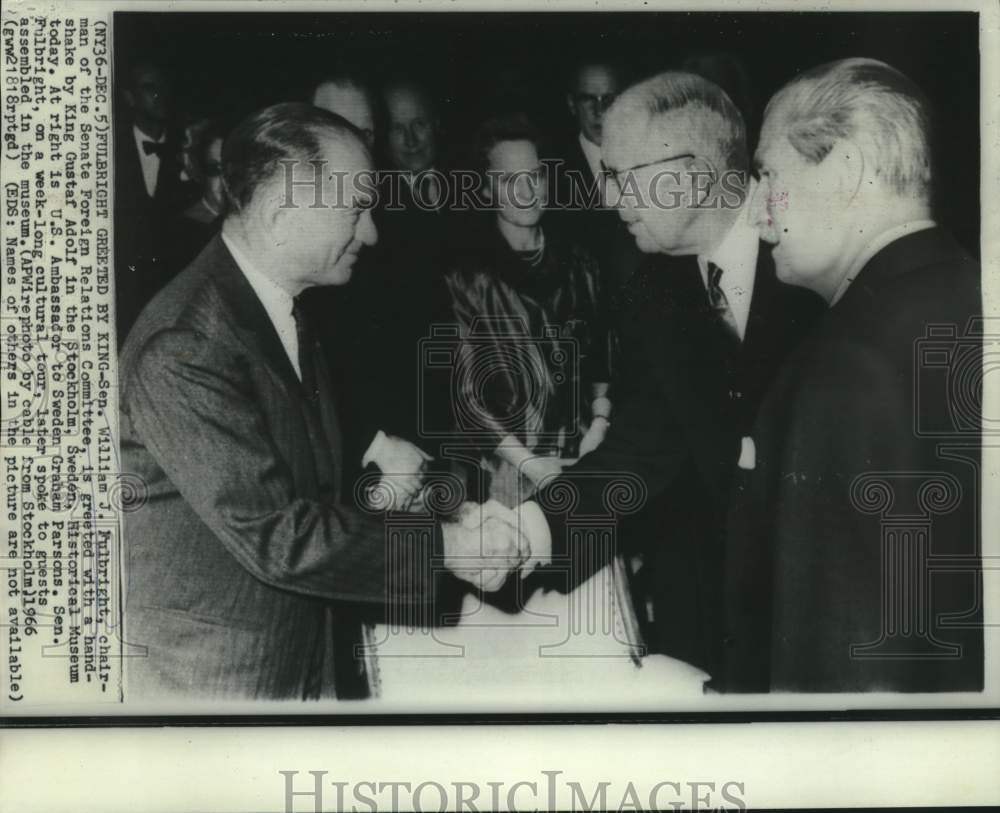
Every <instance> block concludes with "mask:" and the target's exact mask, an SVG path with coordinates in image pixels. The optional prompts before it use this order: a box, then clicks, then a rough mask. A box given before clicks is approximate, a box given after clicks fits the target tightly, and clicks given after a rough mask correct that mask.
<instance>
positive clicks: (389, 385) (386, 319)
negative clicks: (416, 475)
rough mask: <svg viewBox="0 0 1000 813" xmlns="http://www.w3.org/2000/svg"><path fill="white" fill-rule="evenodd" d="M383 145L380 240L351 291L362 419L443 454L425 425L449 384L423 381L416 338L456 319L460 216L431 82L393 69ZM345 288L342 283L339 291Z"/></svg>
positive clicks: (444, 404)
mask: <svg viewBox="0 0 1000 813" xmlns="http://www.w3.org/2000/svg"><path fill="white" fill-rule="evenodd" d="M382 98H383V101H384V109H385V117H386V118H385V147H386V155H387V157H388V159H389V165H390V171H389V172H386V173H383V175H382V183H381V185H380V189H379V205H378V206H377V207H376V208H375V210H374V211H373V213H372V216H373V217H374V218H375V224H376V226H377V227H378V230H379V243H378V246H376V247H375V250H374V251H373V252H372V255H371V258H370V262H369V263H368V264H367V265H366V267H365V272H364V274H360V275H358V277H357V279H356V280H355V282H354V284H353V285H352V288H353V289H354V290H352V291H350V294H351V295H352V303H353V305H352V307H354V308H355V310H356V312H357V314H358V315H359V320H358V321H359V325H358V328H359V329H358V330H357V334H358V339H359V341H358V342H357V343H356V353H355V358H354V359H353V361H354V364H355V366H356V367H357V366H360V367H361V368H362V369H361V371H360V372H359V373H358V374H357V376H356V378H358V379H359V380H361V381H363V382H364V388H365V397H364V398H362V399H359V401H358V403H357V405H356V407H357V409H358V412H359V415H358V418H359V420H358V425H361V426H363V425H365V422H366V421H367V423H368V426H369V432H370V431H371V428H375V429H377V428H385V429H386V430H387V431H391V432H392V433H393V434H396V435H398V436H401V437H405V438H407V439H408V440H410V441H412V442H413V443H415V444H418V445H419V446H420V447H421V448H423V449H424V450H425V451H427V452H429V453H430V454H432V455H434V456H435V457H436V456H437V454H438V450H437V448H436V444H435V443H434V442H433V441H432V440H431V439H430V438H428V437H427V435H426V432H425V431H424V430H425V429H426V428H428V427H434V428H435V429H437V428H438V427H440V426H443V425H447V424H448V422H449V421H450V419H451V410H450V404H449V403H448V393H447V392H444V391H442V390H441V389H440V388H436V389H435V388H430V387H427V386H423V387H421V386H420V385H421V381H420V378H421V376H422V375H423V369H422V359H421V357H420V342H421V340H426V339H428V338H429V337H430V336H431V331H432V326H433V325H435V324H439V323H442V322H450V321H451V318H452V315H451V299H450V297H449V295H448V289H447V287H446V286H445V282H444V274H445V271H446V270H447V268H448V256H449V245H448V243H449V240H450V239H453V237H454V235H453V233H452V232H453V230H454V216H453V214H452V212H451V211H450V203H451V199H452V197H451V194H450V193H451V189H450V185H449V181H448V178H447V177H446V176H445V175H444V174H443V172H442V166H441V150H440V137H441V126H440V120H439V117H438V113H437V106H436V104H435V102H434V99H433V98H432V96H431V93H430V91H429V90H428V88H426V87H425V86H423V85H422V84H419V83H417V82H416V81H414V80H412V79H409V78H405V79H400V78H397V79H394V80H391V81H390V82H389V83H387V84H386V85H385V86H384V87H383V88H382ZM338 293H339V292H338Z"/></svg>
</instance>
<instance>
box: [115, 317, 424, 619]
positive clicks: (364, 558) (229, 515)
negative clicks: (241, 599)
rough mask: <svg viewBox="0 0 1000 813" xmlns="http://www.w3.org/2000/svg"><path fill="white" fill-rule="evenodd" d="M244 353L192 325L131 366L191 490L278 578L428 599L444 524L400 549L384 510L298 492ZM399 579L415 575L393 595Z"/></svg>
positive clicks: (263, 570)
mask: <svg viewBox="0 0 1000 813" xmlns="http://www.w3.org/2000/svg"><path fill="white" fill-rule="evenodd" d="M246 365H247V360H246V359H245V358H241V357H238V356H237V355H235V354H232V355H231V356H229V355H227V354H225V353H224V352H223V351H222V350H220V349H219V348H218V347H213V346H212V344H211V343H210V342H209V341H208V340H207V339H206V338H205V337H203V336H201V335H199V334H198V333H196V332H194V331H187V330H171V331H165V332H161V333H159V334H157V335H156V336H155V337H153V338H152V339H151V340H150V341H149V342H148V343H147V345H146V346H145V347H144V348H143V349H142V350H141V351H140V355H139V357H138V358H137V359H136V360H135V362H134V366H133V367H132V368H131V370H129V376H128V379H127V381H128V387H127V390H126V391H125V393H124V395H123V399H124V401H125V408H126V409H127V410H128V414H129V416H130V418H131V421H132V423H133V425H134V428H135V430H136V433H137V434H138V435H139V437H141V438H142V439H143V441H144V442H145V444H146V446H147V448H148V450H149V452H150V453H151V454H152V455H153V457H154V458H155V459H156V461H157V462H158V463H159V465H160V466H161V468H162V469H163V470H164V472H165V473H166V475H167V477H169V479H170V480H171V482H172V483H173V484H174V485H175V486H176V488H177V489H178V491H179V492H180V494H181V496H182V497H183V498H184V499H185V501H186V502H187V503H188V504H189V505H190V506H191V507H192V508H193V510H194V511H195V513H197V515H198V516H199V518H200V519H201V520H202V521H203V522H204V523H205V524H206V525H207V526H208V527H209V528H210V529H211V530H212V531H213V532H214V533H215V535H216V536H217V537H218V539H219V540H220V541H221V542H222V544H223V545H224V546H225V547H226V549H227V550H228V551H229V552H230V553H231V554H232V556H233V557H234V558H235V559H236V560H237V561H238V562H239V563H240V564H241V565H242V566H243V567H244V568H246V569H247V570H248V571H249V572H250V573H251V574H252V575H253V576H255V577H256V578H257V579H259V580H261V581H262V582H264V583H266V584H268V585H271V586H273V587H277V588H282V589H286V590H291V591H294V592H296V593H302V594H306V595H311V596H317V597H322V598H327V599H336V600H343V601H355V602H385V601H387V600H399V601H412V600H424V599H429V594H430V593H431V592H432V591H431V582H432V578H431V575H430V566H429V562H430V559H431V557H432V556H433V555H434V554H435V553H437V552H439V551H440V550H441V540H440V529H439V528H438V529H437V530H436V533H435V537H434V541H433V543H432V545H430V546H424V548H421V549H417V548H416V547H410V548H405V549H404V547H403V546H401V547H400V548H399V550H397V549H396V548H394V547H387V546H388V545H389V543H388V542H387V536H388V535H387V534H386V531H385V527H384V526H383V524H382V523H381V522H379V521H377V520H376V519H374V518H372V517H365V516H362V515H360V514H359V513H358V512H357V511H355V510H353V509H351V508H347V507H344V506H342V505H334V504H332V503H329V502H321V501H318V500H315V499H306V498H304V497H303V496H301V495H300V494H297V493H296V488H295V485H294V484H293V479H292V472H291V471H290V469H289V467H288V465H287V464H286V463H285V462H284V461H283V460H282V459H281V457H280V455H279V454H278V450H277V448H276V446H275V444H274V442H273V441H272V437H271V429H270V427H269V426H268V424H267V421H266V418H265V414H264V412H263V411H262V410H261V408H260V407H259V406H258V400H257V399H258V397H259V396H258V395H257V394H256V393H255V392H253V389H252V385H251V381H250V377H249V373H248V372H247V370H246ZM289 408H290V409H294V408H295V407H294V405H291V404H290V405H289ZM426 547H430V548H432V550H427V549H426ZM391 584H395V585H400V584H408V585H410V587H409V589H408V590H407V591H406V593H405V594H404V593H398V594H394V595H387V591H388V590H393V589H392V588H390V587H389V586H388V585H391ZM393 592H394V593H395V591H394V590H393Z"/></svg>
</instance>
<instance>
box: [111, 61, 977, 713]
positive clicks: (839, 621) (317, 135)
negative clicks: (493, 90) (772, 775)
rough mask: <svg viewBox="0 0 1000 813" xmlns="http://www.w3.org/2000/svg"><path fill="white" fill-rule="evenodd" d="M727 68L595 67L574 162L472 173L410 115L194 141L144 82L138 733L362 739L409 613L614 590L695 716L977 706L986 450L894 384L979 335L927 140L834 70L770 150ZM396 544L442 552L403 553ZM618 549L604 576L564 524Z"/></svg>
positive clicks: (358, 110)
mask: <svg viewBox="0 0 1000 813" xmlns="http://www.w3.org/2000/svg"><path fill="white" fill-rule="evenodd" d="M720 65H722V66H724V67H727V68H728V67H730V66H731V63H730V62H726V61H723V62H721V63H720V61H719V60H718V59H708V60H701V61H699V60H694V61H692V62H691V64H689V65H685V66H684V68H685V69H683V70H676V71H668V72H665V73H662V74H658V75H655V76H652V77H646V78H642V79H638V80H637V78H636V77H630V76H627V75H625V73H624V72H623V71H622V70H621V68H620V67H619V66H617V65H614V64H606V63H603V62H600V61H591V62H587V63H582V64H580V65H578V66H577V68H576V70H575V71H574V72H573V74H572V76H571V77H570V79H569V82H568V84H567V87H566V94H565V99H564V100H560V103H563V104H565V106H566V110H567V116H568V117H570V118H571V119H572V120H573V121H574V122H575V125H576V126H575V131H574V133H573V137H572V138H571V139H570V141H569V143H567V144H562V145H561V146H557V147H555V148H554V147H553V146H552V139H551V138H549V137H548V136H547V135H546V134H544V133H542V132H539V130H538V129H537V128H536V126H535V125H534V124H533V123H532V121H531V120H530V119H529V118H528V117H527V116H526V115H524V114H523V113H520V112H517V111H511V112H505V113H498V114H497V115H493V116H490V117H488V118H487V119H486V120H485V121H483V122H482V123H481V124H480V125H479V126H478V128H477V129H476V130H475V132H474V133H470V134H469V135H468V137H467V138H465V139H462V147H463V148H462V149H461V150H459V149H458V147H457V144H456V143H455V140H454V139H453V140H452V142H451V143H452V147H453V150H452V151H451V153H448V152H446V151H445V139H444V136H443V131H442V127H441V117H440V112H439V109H438V99H437V98H436V97H435V94H434V92H433V89H432V88H429V87H427V86H425V85H423V84H421V83H420V82H418V81H416V80H414V79H413V78H412V77H405V76H404V77H394V78H391V79H390V80H388V81H386V82H385V83H383V84H382V85H381V86H379V87H377V88H376V87H372V86H371V85H370V84H369V83H368V82H367V81H366V78H365V77H364V76H362V75H359V74H356V73H353V72H351V71H346V70H345V71H338V72H336V73H334V74H330V75H325V76H322V77H320V78H318V79H317V81H316V82H315V83H314V84H313V86H312V87H311V89H310V94H309V97H308V98H306V99H297V100H295V99H290V100H289V101H287V102H286V103H282V104H277V105H273V106H271V107H268V108H266V109H263V110H260V111H256V112H254V113H252V114H251V115H250V116H248V117H246V118H244V119H242V120H241V121H239V122H237V123H233V122H225V121H221V120H204V121H198V122H194V123H191V124H189V125H188V126H187V127H186V128H183V129H182V128H179V127H176V126H175V123H176V119H175V118H174V111H173V109H172V107H171V98H172V94H171V87H170V82H169V79H168V77H167V75H166V73H165V72H164V71H163V69H162V68H160V67H158V66H156V65H153V64H150V63H144V62H138V63H136V64H135V65H133V66H132V67H131V69H130V70H128V71H127V72H124V73H123V74H122V77H123V78H122V81H123V83H124V84H123V87H122V98H123V99H124V101H125V107H124V109H123V110H121V111H119V114H120V115H119V121H120V123H121V125H122V126H121V128H120V132H119V136H118V138H117V142H116V143H117V151H118V154H117V163H116V223H115V235H116V242H115V263H116V296H117V308H118V311H117V318H118V327H119V338H120V345H121V347H122V354H121V366H120V378H121V410H122V451H123V460H124V463H123V466H124V468H125V470H127V471H130V472H133V473H135V474H137V475H139V476H140V477H141V478H142V480H143V481H144V482H145V483H146V487H147V491H148V495H147V499H146V500H145V502H144V503H143V505H141V506H140V507H138V508H137V509H136V510H135V511H132V512H130V513H128V514H127V515H126V545H127V547H128V552H129V556H128V564H127V568H128V585H127V592H126V614H127V619H128V621H127V623H128V627H127V634H128V638H129V640H130V641H134V642H135V643H140V644H142V645H144V646H147V647H148V650H149V655H148V657H147V658H144V659H136V660H135V662H134V663H130V668H131V670H132V673H133V685H134V686H135V687H137V688H136V691H141V692H148V693H156V692H179V693H182V694H183V693H187V694H190V695H214V694H218V695H227V696H249V697H268V698H278V697H298V698H303V697H318V696H323V695H324V694H334V693H335V694H336V696H338V697H363V696H366V694H367V693H368V691H370V675H368V674H367V672H368V670H370V664H366V662H365V659H364V658H362V657H356V653H357V652H359V651H360V650H359V649H358V645H359V644H360V643H362V642H363V633H364V630H365V628H366V625H367V624H369V623H371V619H372V618H374V617H377V616H378V614H379V612H381V611H383V610H384V607H385V606H386V605H387V603H388V604H412V605H414V606H421V607H422V606H436V605H438V604H439V603H440V600H441V596H442V595H443V594H446V593H447V592H448V590H449V589H451V590H455V589H478V590H481V591H484V592H487V593H496V598H495V600H496V601H500V602H504V603H505V604H506V606H508V607H509V608H512V609H513V610H515V611H516V609H517V607H518V606H519V605H520V602H523V600H524V598H525V597H526V596H529V595H531V594H532V592H533V591H535V590H538V589H550V588H555V589H556V590H559V591H564V592H565V591H571V590H573V589H574V588H576V587H577V586H578V585H579V584H580V583H581V582H583V581H585V580H586V579H587V578H589V577H590V576H592V575H593V574H594V572H595V570H599V569H600V568H603V567H605V566H607V565H608V563H609V561H611V560H616V561H617V563H618V565H619V566H620V567H621V572H622V573H625V574H627V576H626V577H627V579H628V582H629V591H630V594H631V596H632V602H633V609H634V611H635V613H636V615H637V617H638V620H639V625H640V629H641V633H642V645H643V647H644V651H646V652H647V653H655V654H663V655H667V656H669V657H670V658H674V659H677V660H680V661H684V662H686V663H689V664H692V665H694V666H696V667H697V668H698V669H701V670H703V671H704V672H705V673H707V674H708V675H709V676H710V680H709V682H708V684H707V686H708V688H709V689H711V690H713V691H719V692H746V691H760V692H766V691H781V690H784V691H871V690H885V691H959V690H980V689H981V688H982V685H983V660H982V659H983V643H982V629H981V618H982V606H981V598H982V592H981V586H980V579H981V576H980V574H979V569H980V568H979V556H980V550H979V543H978V509H977V502H978V486H977V483H978V479H977V478H978V443H979V435H978V424H977V423H976V420H975V419H973V421H972V425H971V426H969V425H962V426H956V425H955V421H954V420H953V409H952V404H951V402H950V400H949V398H950V396H949V392H948V391H947V390H946V389H945V388H943V387H939V388H937V389H936V390H935V389H934V388H927V387H924V388H921V386H920V383H921V382H920V377H921V369H920V366H919V365H918V364H915V362H914V355H913V354H914V346H915V343H916V342H919V341H920V340H922V339H924V338H926V337H928V336H929V335H930V334H929V333H928V328H929V327H930V326H932V325H938V326H940V325H950V326H953V327H955V329H956V331H957V333H956V335H957V336H965V335H966V334H965V331H966V330H967V328H968V326H969V325H970V324H971V322H970V320H974V318H975V317H976V316H977V315H978V314H979V313H980V312H981V303H980V295H979V268H978V264H977V263H976V262H975V261H974V260H973V259H971V258H970V257H968V256H967V255H966V253H965V252H964V251H963V250H962V249H961V248H960V247H959V246H958V245H957V244H956V243H955V242H954V241H953V240H952V239H951V238H950V237H949V236H948V235H947V234H946V233H945V232H944V231H943V230H942V229H941V228H939V227H938V226H937V225H936V224H935V222H934V217H933V213H932V211H931V204H930V200H931V197H930V195H931V189H932V184H933V177H932V174H931V166H932V163H931V159H930V144H929V132H930V110H929V106H928V105H927V103H926V100H925V99H924V98H923V96H922V94H921V92H920V90H919V89H918V88H917V87H916V86H914V84H913V83H912V82H911V81H910V80H909V79H907V77H905V76H903V75H902V74H901V73H899V72H898V71H897V70H895V69H894V68H893V67H891V66H889V65H887V64H885V63H882V62H878V61H875V60H870V59H848V60H842V61H839V62H835V63H830V64H826V65H822V66H820V67H817V68H814V69H812V70H810V71H807V72H805V73H803V74H801V75H799V76H797V77H794V78H792V77H789V79H790V81H789V83H788V84H787V85H786V86H785V87H784V88H783V89H782V90H781V91H780V92H779V93H778V94H776V95H775V96H774V97H773V98H772V99H771V101H770V102H769V104H768V105H767V107H766V110H765V111H764V115H763V124H762V127H761V129H760V133H759V135H758V133H756V132H748V124H747V122H748V121H754V120H755V119H754V117H753V113H752V111H750V110H749V109H748V102H747V99H746V95H745V93H743V92H742V90H741V86H740V85H741V83H740V81H739V79H738V78H737V79H736V80H734V79H733V77H732V75H731V74H732V73H733V72H732V71H728V70H720ZM735 75H736V76H737V77H740V76H741V74H740V72H739V71H735ZM754 147H755V149H754ZM373 173H374V174H373ZM362 177H364V178H368V179H369V180H368V181H365V182H363V183H354V184H353V185H352V186H351V187H350V194H349V195H348V196H347V197H346V198H345V196H344V188H345V187H344V185H343V183H342V181H343V179H344V178H349V179H352V180H355V179H358V178H362ZM329 201H335V203H334V204H333V205H330V203H329ZM963 346H965V347H970V346H971V348H972V349H971V351H969V352H972V353H976V352H980V351H979V350H978V349H977V347H976V345H975V342H974V341H973V342H972V343H971V345H970V343H969V341H966V342H965V345H963ZM977 357H978V356H977ZM973 395H975V394H973ZM973 400H975V398H973ZM917 409H919V410H920V412H921V415H922V417H924V418H927V419H928V420H930V422H931V424H933V425H935V426H945V427H949V428H948V429H947V430H946V431H944V432H943V433H940V432H939V433H937V434H927V433H921V432H917V431H915V429H914V426H915V424H914V412H915V410H917ZM942 438H944V439H945V440H949V439H952V440H955V439H957V440H956V442H957V443H958V446H960V447H961V448H960V450H959V451H957V452H956V451H954V450H952V453H950V454H942V453H941V452H940V449H939V445H940V443H941V441H942ZM372 473H374V474H375V475H376V477H375V478H374V479H373V478H372V477H371V476H368V475H370V474H372ZM619 475H627V476H628V477H629V478H631V479H630V481H629V482H631V483H633V490H634V491H636V492H637V499H636V500H635V505H633V506H630V507H629V509H628V510H621V511H618V512H617V513H616V511H615V509H614V500H611V501H610V503H609V497H608V493H609V488H613V487H614V484H615V482H616V477H618V476H619ZM866 477H874V478H876V480H877V483H878V484H879V485H878V488H887V489H889V490H890V491H892V492H893V494H894V497H892V498H888V499H887V500H886V502H885V505H882V506H881V507H879V505H880V504H879V501H878V499H877V498H876V497H875V496H874V495H873V494H874V493H873V492H872V491H871V489H872V488H874V487H875V486H871V485H870V484H869V485H867V486H866V485H865V483H866V481H865V478H866ZM435 478H438V479H437V480H436V479H435ZM441 478H445V479H447V478H452V480H457V481H458V482H459V483H460V489H459V490H460V492H461V495H462V500H461V501H460V504H459V503H455V504H453V505H449V506H447V507H446V510H438V509H439V508H440V505H438V504H437V503H436V502H435V499H436V497H435V483H436V482H437V483H438V484H440V482H442V480H441ZM373 482H374V483H376V484H377V485H376V487H375V488H373V489H369V488H359V487H357V485H358V484H359V483H365V484H368V485H371V484H372V483H373ZM636 483H637V484H638V485H635V484H636ZM935 483H937V484H938V485H937V486H935V485H933V484H935ZM941 483H944V484H945V485H944V486H941V485H940V484H941ZM928 484H931V485H928ZM952 485H953V486H954V488H953V489H952V490H954V491H955V492H956V497H955V500H954V504H949V506H948V508H947V510H945V509H944V508H942V507H941V506H940V505H937V504H936V503H935V502H934V500H933V499H931V498H930V497H928V494H927V488H936V487H941V488H945V489H946V490H947V489H949V488H951V487H952ZM567 489H569V490H570V491H571V492H572V494H573V498H572V499H571V500H566V499H564V498H563V495H564V494H565V493H566V490H567ZM866 489H867V490H866ZM880 493H881V492H880ZM894 501H895V505H896V506H897V507H898V506H900V505H906V506H908V507H909V508H911V509H913V510H910V511H909V513H907V512H906V511H903V512H901V513H900V514H899V516H897V515H896V514H894V513H893V504H894ZM609 504H610V505H611V508H609ZM914 506H916V508H914ZM386 511H388V512H395V513H412V514H414V515H421V514H429V515H432V516H434V517H435V522H436V524H434V525H433V532H432V533H430V534H429V535H427V536H424V537H419V538H418V537H417V536H404V537H399V536H391V538H390V535H387V534H386V532H385V527H386V526H385V523H384V521H383V520H382V519H381V518H380V516H379V513H380V512H386ZM914 511H916V514H915V513H914ZM609 512H610V514H611V515H612V517H613V519H614V521H615V522H616V523H617V527H618V530H619V533H618V536H617V540H618V547H617V549H608V546H606V545H602V544H601V542H600V534H597V533H595V532H593V529H592V528H590V527H589V526H588V525H587V522H586V521H583V522H581V517H582V518H584V520H585V519H586V517H592V516H598V515H607V514H608V513H609ZM920 512H923V513H922V514H921V513H920ZM917 514H919V515H920V516H922V517H923V518H924V520H925V524H924V525H921V526H920V528H921V529H922V530H919V531H913V532H912V533H910V532H907V533H906V534H903V533H902V532H900V534H898V535H893V534H892V533H889V532H887V531H886V528H887V527H890V526H891V527H898V526H899V517H909V518H911V519H912V517H913V516H916V515H917ZM893 523H895V524H893ZM921 534H922V536H921ZM918 537H919V539H918ZM931 537H932V538H933V541H932V542H931V541H929V539H931ZM920 539H922V540H923V541H920ZM612 547H614V546H612ZM935 557H937V558H938V559H947V560H948V561H949V562H950V563H951V564H950V565H948V566H944V565H942V566H941V570H940V571H939V572H935V573H934V579H933V580H931V579H930V575H929V573H930V572H931V571H933V570H934V568H935V566H936V565H935V562H936V561H937V559H936V558H935ZM904 559H905V560H906V561H907V562H911V563H912V562H916V564H915V565H913V568H914V569H912V570H910V571H906V570H904V571H901V573H902V576H900V575H899V573H897V572H896V570H894V568H896V567H897V565H898V562H899V561H902V560H904ZM956 563H958V564H956ZM900 578H902V579H903V580H904V581H905V580H908V579H916V580H917V581H918V582H919V584H920V585H923V587H921V588H920V590H917V589H916V588H914V589H913V590H912V591H908V590H905V589H904V588H903V587H900V586H899V584H898V582H899V579H900ZM446 581H447V585H450V587H448V586H447V585H444V583H445V582H446ZM907 584H908V582H907ZM443 585H444V586H443ZM927 585H930V586H929V587H927ZM925 587H926V590H925V589H924V588H925ZM894 590H898V591H900V592H899V593H898V594H897V593H896V592H893V591H894ZM903 594H905V596H904V595H903ZM421 617H424V616H421ZM426 618H428V619H430V620H429V621H428V623H436V621H435V620H434V613H433V612H431V613H429V614H428V615H427V616H426ZM949 619H951V623H949Z"/></svg>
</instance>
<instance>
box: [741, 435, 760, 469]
mask: <svg viewBox="0 0 1000 813" xmlns="http://www.w3.org/2000/svg"><path fill="white" fill-rule="evenodd" d="M736 465H738V466H739V467H740V468H741V469H744V470H745V471H753V470H754V469H755V468H757V447H756V446H754V443H753V438H750V437H743V438H740V459H739V461H737V464H736Z"/></svg>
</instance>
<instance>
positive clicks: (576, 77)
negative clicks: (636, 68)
mask: <svg viewBox="0 0 1000 813" xmlns="http://www.w3.org/2000/svg"><path fill="white" fill-rule="evenodd" d="M587 68H605V69H607V70H608V71H609V72H610V73H611V75H612V76H614V77H615V80H616V81H617V82H618V84H619V86H620V88H621V89H622V90H624V89H625V87H626V86H627V85H628V83H629V82H628V79H629V76H628V70H627V69H626V67H625V65H624V64H623V63H622V62H621V61H619V60H618V59H614V58H609V59H601V58H600V57H584V58H582V59H578V60H576V62H574V63H573V64H572V65H571V66H570V69H569V71H568V72H567V73H566V80H565V84H566V89H567V90H569V91H570V92H573V91H574V90H576V86H577V83H578V82H579V81H580V74H582V73H583V72H584V71H585V70H586V69H587Z"/></svg>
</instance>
